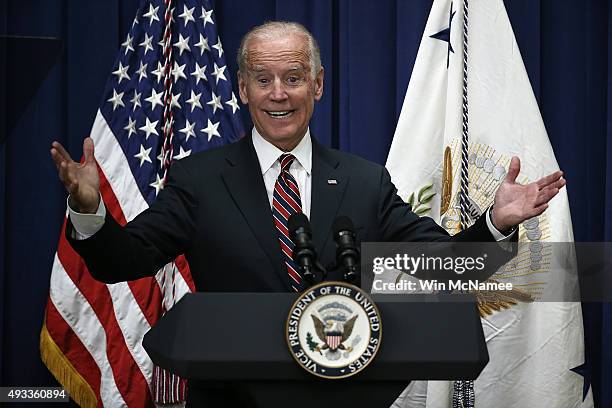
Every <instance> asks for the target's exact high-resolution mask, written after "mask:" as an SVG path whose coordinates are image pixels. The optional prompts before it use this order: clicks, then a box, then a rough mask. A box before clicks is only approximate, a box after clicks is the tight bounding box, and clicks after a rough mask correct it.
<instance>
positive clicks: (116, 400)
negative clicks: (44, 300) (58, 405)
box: [49, 254, 127, 407]
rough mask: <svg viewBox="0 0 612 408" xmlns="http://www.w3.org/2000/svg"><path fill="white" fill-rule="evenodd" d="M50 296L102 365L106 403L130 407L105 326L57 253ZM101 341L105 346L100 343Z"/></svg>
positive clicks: (101, 390)
mask: <svg viewBox="0 0 612 408" xmlns="http://www.w3.org/2000/svg"><path fill="white" fill-rule="evenodd" d="M49 298H50V299H51V301H52V302H53V304H54V306H55V308H56V309H57V311H58V312H59V314H60V315H61V316H62V318H63V319H64V321H65V322H66V323H67V324H68V325H69V326H70V327H71V329H72V331H73V332H74V334H75V335H76V336H77V337H78V338H79V340H81V343H83V346H84V347H85V348H86V349H87V351H88V352H89V354H90V355H91V357H92V358H93V359H94V361H95V362H96V364H97V366H98V368H99V369H100V398H101V399H102V403H103V405H104V406H105V407H127V405H126V403H125V401H124V400H123V398H122V396H121V393H120V392H119V389H118V388H117V384H116V383H115V379H114V376H113V371H112V369H111V366H110V362H109V361H108V356H107V355H106V332H105V331H104V327H103V326H102V324H101V323H100V321H99V320H98V317H97V316H96V313H95V312H94V310H93V309H92V308H91V306H90V305H89V303H88V302H87V299H85V297H84V296H83V294H82V293H81V292H80V291H79V289H78V288H77V287H76V286H75V284H74V282H73V281H72V279H70V277H69V276H68V273H67V272H66V270H65V269H64V267H63V265H62V264H61V262H60V260H59V258H58V257H57V254H56V255H55V259H54V260H53V269H52V271H51V282H50V288H49ZM75 312H76V313H75ZM100 345H104V346H103V347H100Z"/></svg>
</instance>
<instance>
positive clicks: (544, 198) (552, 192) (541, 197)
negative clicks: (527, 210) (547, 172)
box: [534, 188, 559, 207]
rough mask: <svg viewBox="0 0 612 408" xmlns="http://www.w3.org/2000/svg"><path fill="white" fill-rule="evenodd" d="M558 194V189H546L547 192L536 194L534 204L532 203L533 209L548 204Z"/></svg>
mask: <svg viewBox="0 0 612 408" xmlns="http://www.w3.org/2000/svg"><path fill="white" fill-rule="evenodd" d="M558 193H559V189H558V188H551V189H548V190H544V191H541V192H540V194H538V197H537V198H536V202H535V203H534V207H538V206H540V205H542V204H544V203H547V202H549V201H550V200H552V198H553V197H554V196H556V195H557V194H558Z"/></svg>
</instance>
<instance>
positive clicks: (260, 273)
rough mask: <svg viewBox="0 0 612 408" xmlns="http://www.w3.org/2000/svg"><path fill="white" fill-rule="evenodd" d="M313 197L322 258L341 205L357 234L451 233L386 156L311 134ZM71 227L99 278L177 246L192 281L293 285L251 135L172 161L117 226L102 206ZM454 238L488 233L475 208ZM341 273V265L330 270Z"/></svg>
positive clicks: (151, 269) (326, 259) (328, 252)
mask: <svg viewBox="0 0 612 408" xmlns="http://www.w3.org/2000/svg"><path fill="white" fill-rule="evenodd" d="M328 180H336V182H337V184H333V183H332V184H330V183H329V182H328ZM311 203H312V205H311V212H310V222H311V225H312V231H313V242H314V245H315V247H316V251H317V253H318V254H319V259H320V260H321V263H322V264H323V265H327V264H330V263H332V262H333V261H334V260H335V243H334V240H333V238H332V237H331V226H332V222H333V220H334V218H335V217H336V216H338V215H346V216H348V217H350V218H351V219H352V220H353V222H354V224H355V227H356V232H357V241H358V243H360V242H362V241H364V242H367V241H441V240H448V239H449V236H448V234H447V233H446V231H444V229H442V228H441V227H439V226H438V225H437V224H436V223H435V222H434V221H433V220H432V219H431V218H428V217H421V218H419V217H418V216H417V215H415V214H414V213H413V212H412V211H411V210H410V207H409V206H408V205H407V204H405V203H404V202H403V201H402V200H401V199H400V198H399V197H398V196H397V194H396V189H395V187H394V186H393V184H392V183H391V178H390V176H389V173H388V172H387V170H386V169H385V168H384V167H383V166H380V165H377V164H374V163H372V162H369V161H366V160H364V159H361V158H359V157H356V156H353V155H350V154H347V153H343V152H339V151H337V150H333V149H329V148H327V147H324V146H322V145H320V144H318V143H317V142H316V141H315V140H314V139H313V152H312V198H311ZM72 229H73V227H72V225H71V224H70V223H68V226H67V228H66V234H67V237H68V240H69V241H70V244H71V245H72V246H73V247H74V249H75V250H76V251H77V252H78V253H79V254H80V255H81V256H82V257H83V258H84V259H85V262H86V263H87V266H88V268H89V270H90V272H91V273H92V275H93V276H94V277H95V278H96V279H99V280H102V281H105V282H117V281H125V280H132V279H137V278H141V277H144V276H151V275H154V274H155V272H156V271H157V270H158V269H159V268H160V267H161V266H163V265H164V264H166V263H167V262H169V261H171V260H172V259H174V258H175V257H176V256H178V255H179V254H181V253H184V254H185V255H186V258H187V260H188V261H189V265H190V268H191V272H192V276H193V279H194V282H195V285H196V288H197V289H198V290H206V291H226V292H231V291H250V292H281V291H290V290H291V286H290V282H289V277H288V274H287V269H286V267H285V264H284V262H283V259H282V256H281V251H280V246H279V242H278V238H277V235H276V234H277V233H276V229H275V226H274V222H273V219H272V212H271V209H270V203H269V200H268V197H267V195H266V190H265V186H264V181H263V178H262V175H261V170H260V166H259V163H258V160H257V155H256V153H255V149H254V147H253V144H252V141H251V138H250V137H246V138H244V139H243V140H241V141H239V142H237V143H234V144H231V145H227V146H224V147H221V148H219V149H215V150H211V151H206V152H202V153H199V154H195V155H192V156H190V157H188V158H185V159H183V160H181V161H177V162H175V163H174V164H173V166H172V170H171V172H170V175H169V181H168V184H167V185H166V187H165V189H164V190H163V191H162V192H161V193H160V194H159V196H158V199H157V200H156V201H155V203H154V204H153V205H152V206H151V207H150V208H149V209H147V210H146V211H144V212H143V213H142V214H140V215H139V216H138V217H136V218H135V219H134V220H133V221H131V222H130V223H128V224H127V225H126V226H125V227H124V228H122V227H120V226H119V225H118V224H117V223H116V222H115V220H114V219H113V218H112V217H111V216H110V214H109V212H107V216H106V222H105V224H104V226H103V227H102V229H101V230H100V231H99V232H97V233H96V234H95V235H94V236H93V237H91V238H89V239H86V240H83V241H77V240H74V239H72V238H71V236H72V233H71V232H72ZM453 239H457V240H465V241H472V242H475V241H492V240H493V237H492V236H491V233H490V231H489V230H488V228H487V226H486V222H485V221H484V217H481V219H480V220H479V221H478V222H477V223H476V224H475V225H474V226H473V227H471V228H469V229H468V230H466V231H463V232H461V233H460V234H458V235H456V236H455V237H454V238H453ZM339 278H340V275H339V274H338V273H336V274H334V273H331V274H330V275H329V276H328V279H339Z"/></svg>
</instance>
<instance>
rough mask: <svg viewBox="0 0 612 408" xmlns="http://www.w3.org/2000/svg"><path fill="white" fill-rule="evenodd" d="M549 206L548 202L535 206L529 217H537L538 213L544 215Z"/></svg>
mask: <svg viewBox="0 0 612 408" xmlns="http://www.w3.org/2000/svg"><path fill="white" fill-rule="evenodd" d="M547 208H548V203H544V204H542V205H539V206H537V207H535V208H534V209H533V210H532V211H531V212H530V213H531V215H530V216H529V217H528V218H533V217H537V216H538V215H542V213H543V212H544V211H546V209H547Z"/></svg>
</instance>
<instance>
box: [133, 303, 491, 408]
mask: <svg viewBox="0 0 612 408" xmlns="http://www.w3.org/2000/svg"><path fill="white" fill-rule="evenodd" d="M296 297H297V295H296V294H291V293H195V294H189V295H186V296H185V297H184V298H183V299H182V300H181V301H180V302H178V304H177V305H176V306H175V307H173V308H172V309H171V310H170V311H169V312H168V313H167V314H166V315H165V316H164V317H163V318H162V319H160V321H159V322H158V323H157V325H156V326H155V327H153V328H152V329H151V330H150V331H149V332H148V333H147V334H146V335H145V338H144V342H143V344H144V347H145V349H146V351H147V352H148V353H149V355H150V356H151V359H152V360H153V362H155V364H157V365H159V366H161V367H163V368H166V369H167V370H169V371H172V372H174V373H176V374H178V375H180V376H182V377H183V378H187V379H189V380H190V381H189V392H190V398H192V399H193V400H194V401H197V394H198V393H205V392H206V389H207V388H209V387H218V386H223V387H225V389H226V390H235V391H233V392H235V395H234V396H239V399H240V401H243V405H241V406H246V407H266V408H270V407H289V406H290V407H315V406H316V407H321V408H322V407H335V408H338V407H351V406H352V407H366V406H367V407H389V406H390V405H391V404H392V403H393V401H394V400H395V399H396V398H397V396H398V395H399V394H400V393H401V391H402V390H403V389H404V388H405V387H406V386H407V385H408V383H409V382H410V381H411V380H417V379H418V380H452V379H460V380H466V379H475V378H476V377H477V376H478V374H479V373H480V372H481V371H482V369H483V368H484V366H485V365H486V364H487V362H488V361H489V355H488V352H487V348H486V344H485V341H484V337H483V332H482V326H481V323H480V317H479V315H478V312H477V309H476V304H475V300H474V299H473V298H472V297H471V296H469V295H438V296H434V295H410V296H400V295H373V296H372V298H373V299H374V301H375V302H376V304H377V306H378V308H379V310H380V313H381V316H382V322H383V329H382V330H383V331H382V344H381V348H380V351H379V353H378V355H377V356H376V359H375V360H374V362H372V364H370V365H369V366H368V367H366V369H365V370H364V371H362V372H361V373H359V374H357V375H356V376H354V377H350V378H346V379H338V380H326V379H320V378H317V377H315V376H313V375H311V374H309V373H307V372H306V371H304V370H303V369H302V368H301V367H299V366H298V364H297V363H296V362H295V361H294V360H293V357H292V356H291V355H290V353H289V350H288V347H287V344H286V341H285V321H286V318H287V313H288V311H289V308H290V307H291V304H292V302H293V301H294V300H295V299H296ZM188 406H189V405H188ZM193 406H196V405H195V404H194V405H193ZM219 406H223V407H227V405H222V404H220V405H219Z"/></svg>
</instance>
